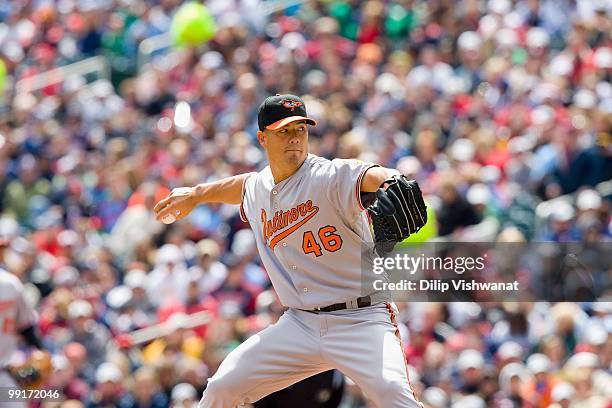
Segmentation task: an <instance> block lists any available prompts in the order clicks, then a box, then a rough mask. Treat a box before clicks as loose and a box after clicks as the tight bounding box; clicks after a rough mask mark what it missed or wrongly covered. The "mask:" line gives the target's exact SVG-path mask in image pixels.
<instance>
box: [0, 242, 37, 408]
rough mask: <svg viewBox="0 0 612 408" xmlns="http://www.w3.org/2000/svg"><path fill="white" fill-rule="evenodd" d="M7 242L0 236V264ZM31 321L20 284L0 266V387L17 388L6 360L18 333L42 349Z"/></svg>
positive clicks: (12, 404) (31, 313)
mask: <svg viewBox="0 0 612 408" xmlns="http://www.w3.org/2000/svg"><path fill="white" fill-rule="evenodd" d="M7 245H8V242H7V241H6V240H3V239H2V238H0V265H2V260H3V257H2V254H3V251H4V248H5V247H6V246H7ZM35 321H36V313H35V312H34V310H33V309H32V307H31V306H30V305H29V304H28V303H27V302H26V300H25V298H24V287H23V284H22V283H21V281H20V280H19V279H18V278H17V277H16V276H15V275H13V274H11V273H9V272H7V271H6V270H4V269H2V268H1V267H0V388H3V389H19V388H20V387H19V385H17V383H16V382H15V379H14V378H13V375H11V374H10V373H9V368H10V367H9V362H10V360H11V357H12V356H13V354H14V353H15V351H16V349H17V343H18V336H22V337H23V338H24V339H25V340H26V341H27V342H28V344H30V345H32V346H35V347H37V348H39V349H41V348H42V344H41V342H40V339H39V337H38V335H37V333H36V331H35V328H34V323H35ZM4 397H6V395H5V396H4ZM4 404H6V406H7V407H25V406H26V404H25V403H22V402H4ZM0 405H2V404H0ZM2 406H4V405H2Z"/></svg>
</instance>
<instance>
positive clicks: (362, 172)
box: [355, 164, 380, 211]
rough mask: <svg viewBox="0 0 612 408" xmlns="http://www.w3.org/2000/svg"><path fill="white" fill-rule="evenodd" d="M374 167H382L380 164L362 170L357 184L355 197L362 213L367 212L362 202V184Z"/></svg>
mask: <svg viewBox="0 0 612 408" xmlns="http://www.w3.org/2000/svg"><path fill="white" fill-rule="evenodd" d="M372 167H380V166H379V165H378V164H372V165H370V166H368V167H366V168H364V169H363V170H361V173H359V177H358V178H357V183H356V185H355V196H356V197H357V203H358V204H359V208H360V209H361V210H362V211H363V210H365V207H364V206H363V203H362V202H361V183H362V181H363V176H365V174H366V172H367V171H368V170H370V169H371V168H372Z"/></svg>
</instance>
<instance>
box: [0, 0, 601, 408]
mask: <svg viewBox="0 0 612 408" xmlns="http://www.w3.org/2000/svg"><path fill="white" fill-rule="evenodd" d="M180 3H181V2H180V1H179V0H147V1H145V0H15V1H3V2H0V59H1V60H2V61H3V62H4V65H5V67H6V71H7V75H8V77H7V80H6V81H5V82H6V84H5V89H4V92H3V94H2V95H0V197H1V200H0V214H1V215H0V237H3V238H8V240H7V242H8V243H9V244H8V246H7V247H5V248H2V249H0V254H1V255H0V265H1V266H2V267H3V268H4V269H7V270H8V271H10V272H11V273H14V274H16V275H17V276H18V277H19V278H20V279H22V281H23V282H24V283H26V284H27V285H26V288H27V291H28V296H29V298H30V299H31V301H32V302H34V303H35V304H36V305H37V306H36V308H37V310H38V311H39V315H40V318H39V327H40V330H41V332H42V335H43V340H44V344H45V345H46V346H47V347H48V349H49V350H50V351H51V352H52V354H53V366H54V375H53V377H52V379H51V380H50V382H49V384H48V387H50V388H60V389H62V390H63V391H64V393H65V395H66V396H67V398H68V399H69V401H68V402H65V403H63V405H61V406H63V407H81V406H86V407H96V406H119V407H165V406H170V405H172V406H177V407H183V406H185V407H187V406H191V404H193V402H195V401H197V400H198V399H199V397H200V395H201V392H202V390H203V387H204V386H205V384H206V378H208V376H209V375H212V373H214V371H215V370H216V368H217V367H218V365H219V363H220V361H222V359H223V357H224V356H225V355H227V353H228V352H229V351H231V350H232V349H233V348H234V347H235V346H236V345H238V344H240V342H242V341H244V339H246V338H247V337H248V336H249V335H251V334H253V333H256V332H257V331H258V330H261V329H262V328H264V327H266V326H267V325H269V324H270V323H272V322H274V321H275V320H276V319H277V318H278V316H279V315H280V314H282V311H283V308H282V306H281V305H280V304H279V302H278V300H277V299H276V296H275V294H274V292H273V290H272V289H271V288H270V283H269V280H268V278H267V275H266V273H265V270H264V269H263V267H262V265H261V263H260V260H259V257H258V255H257V251H256V248H255V244H254V239H253V235H252V233H251V231H250V229H248V226H247V225H245V224H243V223H242V222H241V221H240V218H239V215H238V209H237V207H234V206H224V205H203V206H200V207H198V208H197V209H196V210H195V211H194V212H193V213H192V214H191V215H190V216H189V217H188V218H187V219H185V220H184V221H181V222H179V223H176V224H173V225H171V226H165V225H163V224H161V223H158V222H156V221H155V219H154V216H153V213H152V211H151V209H152V207H153V205H154V204H155V202H157V200H159V199H161V198H163V197H164V196H165V195H166V194H167V193H168V192H169V191H170V190H171V189H172V188H174V187H180V186H186V185H195V184H198V183H201V182H206V181H212V180H216V179H218V178H220V177H225V176H229V175H233V174H237V173H242V172H248V171H256V170H258V169H260V168H262V166H264V165H265V155H264V154H263V152H262V150H261V149H260V148H259V147H258V144H257V141H256V130H257V124H256V109H257V106H258V104H259V103H260V101H261V100H262V99H263V98H264V97H265V96H268V95H270V94H275V93H295V94H299V95H302V96H303V98H304V100H305V101H306V105H307V109H308V113H309V116H312V117H314V118H315V119H316V120H317V122H318V126H317V127H314V128H311V129H310V141H311V145H310V146H311V152H312V153H315V154H318V155H320V156H324V157H328V158H333V157H345V158H349V157H350V158H359V159H362V160H366V161H372V162H377V163H380V164H381V165H384V166H388V167H394V168H397V169H399V170H400V171H401V172H402V173H404V174H405V175H407V176H409V177H412V178H415V179H417V180H418V181H419V184H420V185H421V188H422V189H423V191H424V193H425V194H426V196H427V197H426V199H427V202H428V204H429V205H430V207H431V208H432V211H433V213H432V215H433V217H432V220H433V221H432V222H433V223H434V224H435V225H434V227H435V231H436V234H437V235H439V236H447V237H450V238H451V239H455V240H481V241H489V242H494V241H496V240H499V241H502V242H525V241H533V240H536V241H537V240H544V241H553V242H560V243H561V242H575V241H581V242H588V243H597V244H602V245H605V244H608V245H609V241H610V237H611V232H612V220H611V218H610V198H611V197H612V195H611V192H612V188H611V186H610V180H611V179H612V157H611V152H612V150H611V147H610V146H611V145H610V129H611V128H612V124H611V118H612V115H611V113H612V85H611V84H610V79H611V73H612V41H611V32H612V19H611V14H612V4H611V3H610V1H606V0H575V1H574V0H488V1H484V0H482V1H480V0H456V1H452V0H435V1H425V0H388V1H382V0H367V1H356V0H348V1H331V0H330V1H304V2H301V3H300V2H291V4H292V5H291V6H289V7H288V8H282V7H279V10H278V11H275V10H274V8H273V7H271V5H272V6H273V5H274V4H275V3H277V2H274V1H271V0H268V1H260V0H242V1H238V0H211V1H206V2H205V3H206V5H207V6H208V8H209V10H210V11H211V12H212V13H213V15H214V16H215V19H216V21H217V24H218V31H217V34H216V36H215V39H214V40H213V41H211V42H210V43H208V44H206V45H203V46H201V47H195V48H187V49H175V48H169V49H161V50H158V51H157V52H156V53H155V54H152V55H148V56H146V57H147V58H137V55H138V49H139V45H140V44H141V43H142V41H143V40H145V39H147V38H151V37H154V36H158V35H160V34H165V33H168V31H169V30H170V24H171V21H172V16H173V13H174V12H175V11H176V9H177V7H178V6H179V5H180ZM296 3H297V4H296ZM91 56H103V57H105V58H106V59H107V61H108V63H109V66H110V77H109V78H108V79H98V80H96V81H94V82H91V79H90V78H89V77H87V76H79V75H71V76H68V77H65V78H59V79H57V78H54V79H57V80H56V81H50V82H49V83H46V84H44V85H45V86H43V87H41V88H40V89H35V90H33V91H32V92H17V90H16V87H15V84H16V83H17V82H18V81H19V83H21V84H25V85H26V87H30V88H33V87H35V86H34V85H35V81H34V79H33V78H36V75H37V74H40V73H43V72H46V71H49V70H51V69H53V68H55V67H58V66H63V65H67V64H70V63H73V62H77V61H80V60H83V59H85V58H88V57H91ZM607 267H608V268H609V264H608V266H607ZM608 270H609V269H608ZM608 276H609V275H608ZM608 300H612V299H608ZM399 306H400V309H401V310H402V312H403V313H402V315H401V317H402V319H403V323H402V325H401V329H402V330H401V333H402V337H403V338H404V344H405V346H406V357H407V360H408V363H409V364H410V366H411V367H412V368H413V369H412V370H411V371H412V382H413V385H415V387H416V388H417V391H418V394H419V395H420V396H421V397H422V400H423V402H424V403H425V404H426V406H428V407H436V408H437V407H457V408H471V407H476V408H478V407H486V406H488V407H555V408H558V407H561V408H568V407H570V408H582V407H584V408H587V407H588V408H599V407H602V408H603V407H610V406H612V405H611V404H610V402H609V401H610V398H612V394H611V390H612V376H611V374H610V367H611V362H612V336H611V335H610V332H611V331H612V302H592V303H585V304H575V303H560V304H548V303H544V302H541V303H534V304H527V303H521V304H512V303H490V304H489V303H487V304H475V303H449V304H441V303H401V304H399ZM203 311H206V312H208V313H209V314H210V317H211V320H210V321H209V322H208V323H207V324H206V325H204V326H199V327H196V328H186V327H184V326H185V325H184V324H183V325H181V324H180V322H179V323H177V321H181V319H182V321H184V320H185V315H186V314H191V313H195V312H203ZM160 323H165V324H168V325H174V326H172V327H176V329H175V330H173V331H172V333H171V334H169V335H165V336H161V337H159V338H156V339H154V340H151V341H147V342H145V343H138V342H136V341H135V340H134V337H133V336H132V337H131V336H129V335H127V333H130V332H132V331H134V330H137V329H142V328H145V327H150V326H151V325H156V324H160ZM19 358H23V356H22V355H17V356H15V359H16V360H18V359H19ZM342 404H343V405H341V407H344V408H356V407H366V406H368V405H367V401H366V398H365V397H364V396H363V395H361V394H360V392H359V390H358V389H357V388H356V387H355V386H354V384H352V383H351V382H350V379H347V385H346V387H345V398H344V402H343V403H342Z"/></svg>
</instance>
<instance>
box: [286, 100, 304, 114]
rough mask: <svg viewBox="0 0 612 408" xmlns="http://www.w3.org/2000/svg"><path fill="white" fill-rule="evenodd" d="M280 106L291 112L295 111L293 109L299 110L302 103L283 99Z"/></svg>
mask: <svg viewBox="0 0 612 408" xmlns="http://www.w3.org/2000/svg"><path fill="white" fill-rule="evenodd" d="M281 104H282V105H283V106H284V107H285V108H287V109H291V112H293V111H294V110H295V108H299V107H300V106H302V105H303V104H302V102H300V101H292V100H289V99H283V100H282V101H281Z"/></svg>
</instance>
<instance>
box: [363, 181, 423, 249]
mask: <svg viewBox="0 0 612 408" xmlns="http://www.w3.org/2000/svg"><path fill="white" fill-rule="evenodd" d="M368 212H369V213H370V216H371V218H372V225H373V227H374V240H375V243H376V249H377V252H378V253H379V254H381V255H383V254H385V253H387V252H391V251H392V250H393V247H394V246H395V244H396V243H398V242H400V241H403V240H404V239H406V238H407V237H408V236H410V235H411V234H414V233H415V232H417V231H419V230H420V229H421V228H422V227H423V225H425V224H426V223H427V206H426V205H425V201H424V200H423V194H422V193H421V189H420V188H419V184H418V183H417V182H416V181H415V180H408V179H407V178H406V177H404V176H400V175H394V176H392V177H390V178H388V179H387V180H385V181H384V182H383V184H382V185H381V187H380V188H379V189H378V191H377V192H376V202H374V204H372V205H371V206H369V207H368Z"/></svg>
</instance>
